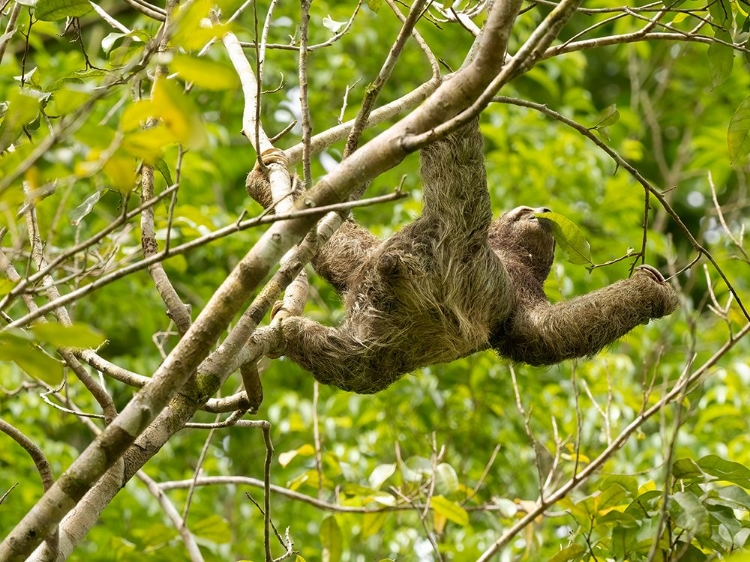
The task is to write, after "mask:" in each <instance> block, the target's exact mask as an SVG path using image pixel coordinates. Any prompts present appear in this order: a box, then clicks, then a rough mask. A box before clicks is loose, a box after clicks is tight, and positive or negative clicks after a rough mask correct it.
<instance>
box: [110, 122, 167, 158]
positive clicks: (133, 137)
mask: <svg viewBox="0 0 750 562" xmlns="http://www.w3.org/2000/svg"><path fill="white" fill-rule="evenodd" d="M173 143H174V137H173V136H172V134H171V133H170V132H169V131H168V130H167V129H166V127H164V126H163V125H157V126H156V127H151V128H150V129H146V130H139V131H133V132H130V133H126V134H125V136H124V137H123V139H122V149H123V150H125V151H127V152H129V153H130V154H132V155H134V156H136V157H138V158H142V159H143V160H144V161H145V162H146V163H147V164H154V162H156V161H157V160H158V159H159V158H161V156H162V153H163V151H164V148H165V147H166V146H169V145H170V144H173Z"/></svg>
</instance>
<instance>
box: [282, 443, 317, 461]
mask: <svg viewBox="0 0 750 562" xmlns="http://www.w3.org/2000/svg"><path fill="white" fill-rule="evenodd" d="M314 454H315V448H314V447H313V446H312V445H310V444H307V445H302V446H301V447H300V448H299V449H294V450H292V451H285V452H283V453H281V454H280V455H279V464H280V465H281V466H286V465H288V464H289V463H290V462H292V459H293V458H294V457H296V456H297V455H303V456H306V457H309V456H312V455H314Z"/></svg>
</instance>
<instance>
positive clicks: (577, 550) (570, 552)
mask: <svg viewBox="0 0 750 562" xmlns="http://www.w3.org/2000/svg"><path fill="white" fill-rule="evenodd" d="M585 552H586V548H585V547H584V546H582V545H580V544H571V545H570V546H568V547H565V548H563V549H562V550H561V551H560V552H558V553H557V554H555V555H554V556H553V557H552V558H550V559H549V562H570V561H571V560H580V559H581V555H582V554H584V553H585Z"/></svg>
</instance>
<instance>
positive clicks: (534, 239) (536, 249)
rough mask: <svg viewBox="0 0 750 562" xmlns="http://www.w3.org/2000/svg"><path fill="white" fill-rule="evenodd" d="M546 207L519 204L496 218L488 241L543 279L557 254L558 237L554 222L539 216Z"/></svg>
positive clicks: (494, 247) (504, 254)
mask: <svg viewBox="0 0 750 562" xmlns="http://www.w3.org/2000/svg"><path fill="white" fill-rule="evenodd" d="M550 210H551V209H549V208H547V207H537V208H533V207H526V206H523V207H516V208H515V209H513V210H511V211H508V212H507V213H504V214H503V215H501V216H500V218H498V219H497V220H496V221H493V223H492V226H491V227H490V233H489V243H490V246H491V247H492V249H493V250H495V251H496V252H498V253H501V254H502V255H503V256H504V257H508V254H511V255H512V257H514V258H517V259H518V260H520V261H521V262H523V263H524V264H526V265H529V266H531V267H532V269H533V270H534V273H535V276H536V277H537V278H538V279H540V280H541V281H544V280H545V279H546V278H547V275H548V274H549V270H550V268H551V267H552V260H553V258H554V256H555V239H554V238H553V237H552V224H551V223H550V221H548V220H547V219H543V218H537V217H536V216H535V215H536V214H537V213H548V212H550Z"/></svg>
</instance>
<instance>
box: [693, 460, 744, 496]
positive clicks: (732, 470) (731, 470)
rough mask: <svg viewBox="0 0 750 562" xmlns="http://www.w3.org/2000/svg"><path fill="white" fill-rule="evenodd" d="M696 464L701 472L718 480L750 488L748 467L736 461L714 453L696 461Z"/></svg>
mask: <svg viewBox="0 0 750 562" xmlns="http://www.w3.org/2000/svg"><path fill="white" fill-rule="evenodd" d="M698 466H699V467H700V468H701V469H702V470H703V472H705V473H706V474H709V475H711V476H713V477H714V478H716V479H718V480H724V481H726V482H732V483H733V484H737V485H738V486H742V487H743V488H750V469H748V468H747V467H746V466H744V465H742V464H740V463H738V462H732V461H728V460H725V459H722V458H721V457H718V456H716V455H708V456H706V457H703V458H702V459H700V460H699V461H698Z"/></svg>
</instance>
